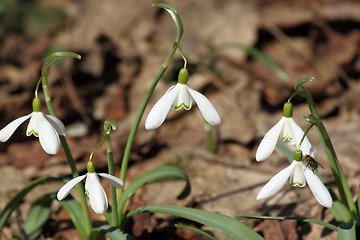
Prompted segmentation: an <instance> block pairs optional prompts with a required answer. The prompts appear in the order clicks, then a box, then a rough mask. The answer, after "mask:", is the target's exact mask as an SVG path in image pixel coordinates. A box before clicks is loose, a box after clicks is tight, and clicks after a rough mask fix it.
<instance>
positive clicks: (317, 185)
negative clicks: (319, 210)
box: [305, 168, 333, 208]
mask: <svg viewBox="0 0 360 240" xmlns="http://www.w3.org/2000/svg"><path fill="white" fill-rule="evenodd" d="M305 178H306V181H307V183H308V185H309V188H310V190H311V192H312V194H313V195H314V197H315V199H316V200H317V201H318V202H319V203H320V204H321V205H322V206H324V207H326V208H331V207H332V205H333V200H332V198H331V195H330V193H329V191H328V190H327V188H326V187H325V185H324V184H323V183H322V182H321V180H320V179H319V177H318V176H317V175H316V174H315V173H313V172H312V171H311V170H310V169H309V168H306V169H305Z"/></svg>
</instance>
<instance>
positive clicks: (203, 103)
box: [187, 86, 221, 125]
mask: <svg viewBox="0 0 360 240" xmlns="http://www.w3.org/2000/svg"><path fill="white" fill-rule="evenodd" d="M187 89H188V90H189V92H190V94H191V96H192V97H193V98H194V100H195V102H196V105H197V106H198V107H199V109H200V112H201V114H202V115H203V117H204V118H205V120H206V121H207V122H208V123H209V124H210V125H217V124H220V123H221V118H220V115H219V113H218V112H217V111H216V109H215V108H214V106H213V105H212V104H211V102H210V101H209V99H207V98H206V97H205V96H204V95H202V94H201V93H199V92H197V91H195V90H193V89H191V88H190V87H189V86H187Z"/></svg>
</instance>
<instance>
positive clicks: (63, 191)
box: [56, 174, 87, 201]
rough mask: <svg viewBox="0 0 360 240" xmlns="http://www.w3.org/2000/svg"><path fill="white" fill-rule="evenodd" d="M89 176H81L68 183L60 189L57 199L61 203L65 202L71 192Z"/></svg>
mask: <svg viewBox="0 0 360 240" xmlns="http://www.w3.org/2000/svg"><path fill="white" fill-rule="evenodd" d="M86 175H87V174H85V175H81V176H79V177H76V178H73V179H71V180H70V181H68V182H67V183H66V184H65V185H64V186H62V187H61V188H60V190H59V191H58V193H57V195H56V197H57V199H58V200H59V201H61V200H63V199H64V198H66V196H67V195H68V194H69V192H70V190H71V189H72V188H73V187H74V186H75V185H76V184H78V183H79V182H81V181H82V180H83V179H84V178H85V177H86Z"/></svg>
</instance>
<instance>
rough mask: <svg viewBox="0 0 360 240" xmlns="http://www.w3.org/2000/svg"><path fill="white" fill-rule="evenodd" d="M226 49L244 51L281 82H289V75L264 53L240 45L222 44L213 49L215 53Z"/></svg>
mask: <svg viewBox="0 0 360 240" xmlns="http://www.w3.org/2000/svg"><path fill="white" fill-rule="evenodd" d="M228 48H237V49H240V50H242V51H245V52H246V53H247V54H248V55H249V56H252V57H253V58H255V59H257V60H259V61H260V62H262V63H263V64H264V65H265V66H266V67H268V68H269V69H270V70H271V71H273V72H274V73H275V74H276V75H277V76H278V77H279V78H280V79H282V80H286V81H287V80H289V75H288V74H287V73H286V72H285V71H284V70H283V69H282V68H281V67H280V66H279V65H278V64H277V63H276V62H274V60H272V59H271V58H270V57H268V56H267V55H266V54H265V53H263V52H262V51H260V50H259V49H257V48H254V47H251V46H246V45H243V44H240V43H226V44H223V45H221V46H219V47H217V48H216V49H215V51H219V50H223V49H228Z"/></svg>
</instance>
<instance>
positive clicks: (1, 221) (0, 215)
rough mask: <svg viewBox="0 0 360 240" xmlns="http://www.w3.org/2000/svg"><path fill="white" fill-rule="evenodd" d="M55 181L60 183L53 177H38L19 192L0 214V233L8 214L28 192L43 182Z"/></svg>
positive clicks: (58, 179)
mask: <svg viewBox="0 0 360 240" xmlns="http://www.w3.org/2000/svg"><path fill="white" fill-rule="evenodd" d="M55 181H61V179H60V178H54V177H39V178H37V179H35V180H33V181H32V182H30V183H29V184H28V185H26V186H25V187H23V188H22V189H21V190H19V191H18V192H17V193H16V194H15V195H14V196H13V197H12V198H11V199H10V201H9V202H8V203H7V205H6V206H5V208H4V209H3V210H2V211H1V213H0V231H1V229H2V228H3V227H4V225H5V223H6V221H7V220H8V218H9V217H10V214H11V213H12V211H13V210H14V209H15V208H17V207H18V206H19V204H20V203H21V202H22V200H23V199H24V197H25V196H26V194H27V193H28V192H30V191H31V190H32V189H33V188H34V187H36V186H38V185H40V184H43V183H45V182H55Z"/></svg>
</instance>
